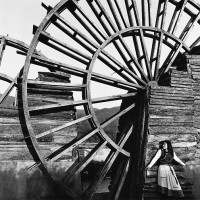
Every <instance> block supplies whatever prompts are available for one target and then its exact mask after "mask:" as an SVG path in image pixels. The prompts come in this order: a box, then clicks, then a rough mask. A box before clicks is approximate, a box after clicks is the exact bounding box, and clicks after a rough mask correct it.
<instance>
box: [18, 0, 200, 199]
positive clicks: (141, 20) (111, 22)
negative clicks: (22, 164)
mask: <svg viewBox="0 0 200 200" xmlns="http://www.w3.org/2000/svg"><path fill="white" fill-rule="evenodd" d="M43 7H44V8H46V9H47V15H46V17H45V18H44V19H43V21H42V22H41V24H40V25H39V26H38V27H36V26H34V37H33V40H32V42H31V44H30V47H29V50H28V53H27V57H26V61H25V66H24V71H23V81H22V105H23V111H24V118H25V122H26V133H27V136H26V137H25V140H26V142H27V143H29V144H30V143H31V144H32V147H33V148H32V151H31V153H32V155H33V158H34V160H35V162H36V163H35V165H34V166H39V167H40V169H41V170H42V172H43V173H44V174H45V176H47V177H48V178H49V179H50V180H52V181H53V182H54V183H56V184H58V185H59V186H60V187H61V188H62V189H63V190H65V191H66V193H67V194H68V195H69V196H70V197H71V198H72V199H87V200H88V199H92V198H93V196H94V194H95V192H96V190H97V189H98V186H99V185H100V183H101V181H102V180H103V179H104V177H105V176H106V174H107V173H108V172H109V170H110V169H111V167H112V166H113V163H115V164H116V165H115V167H114V168H115V169H114V170H113V171H115V175H112V176H113V178H112V182H111V187H110V192H109V193H108V195H107V197H106V198H107V199H118V198H119V196H120V192H121V191H122V190H124V189H123V188H124V187H123V185H124V184H126V180H127V174H130V173H129V172H130V171H133V172H134V173H131V177H130V176H128V180H129V181H131V184H132V185H134V186H135V187H136V188H137V189H136V191H137V192H138V199H140V198H141V196H142V195H141V194H142V184H143V179H142V177H143V176H142V174H143V171H144V169H143V167H144V166H143V165H144V162H143V160H144V150H145V142H146V139H145V138H146V135H147V131H148V101H147V100H148V88H149V86H151V85H152V84H159V82H162V77H163V75H164V74H165V73H166V72H167V71H168V70H169V68H170V67H171V65H172V64H173V62H174V61H175V59H176V58H177V56H178V55H181V54H183V53H185V52H189V51H190V49H191V48H193V47H194V46H196V45H198V43H199V41H200V36H199V35H198V34H196V33H197V32H199V26H198V25H199V23H200V20H199V16H200V6H199V5H198V4H197V3H196V2H195V1H193V0H158V1H157V0H153V1H151V0H141V1H139V0H137V1H136V0H125V1H121V0H103V1H100V0H87V1H83V0H80V1H77V0H62V1H60V2H59V3H58V4H57V5H56V6H55V7H53V8H52V7H50V6H46V5H44V4H43ZM36 48H37V49H39V50H41V51H42V52H43V53H44V54H45V55H46V56H47V57H40V56H38V55H36V54H34V51H35V49H36ZM35 71H37V72H39V73H43V74H45V73H48V71H50V72H51V73H53V74H57V75H55V76H59V81H56V82H50V81H48V80H45V81H44V80H43V81H41V80H40V81H38V79H36V78H37V77H36V76H35V77H34V76H33V73H35ZM66 74H69V75H70V76H71V78H70V82H69V81H68V80H67V79H66V78H65V75H66ZM62 80H63V81H62ZM35 88H37V90H35ZM50 90H51V92H52V91H56V92H58V91H59V92H58V93H59V94H61V93H62V95H64V94H65V93H67V92H68V93H69V92H73V98H70V99H69V98H67V96H66V99H65V98H62V99H59V98H56V97H55V98H47V97H45V95H43V97H41V96H40V99H39V100H40V102H42V103H41V104H40V105H38V104H37V105H36V104H33V103H32V101H31V100H33V98H36V97H37V92H38V94H42V93H43V92H44V91H45V92H47V91H50ZM33 93H34V94H35V93H36V95H35V96H34V97H33ZM42 98H44V99H42ZM37 100H38V99H37ZM108 103H109V105H111V106H121V108H120V110H119V111H118V112H116V113H115V114H113V115H112V116H111V117H109V118H108V119H104V120H103V121H102V120H99V118H98V117H97V114H96V113H97V111H98V109H97V108H98V107H99V108H102V107H105V106H106V105H108ZM74 108H77V109H83V110H84V115H83V116H81V117H79V118H75V119H74V120H66V121H65V120H63V121H62V123H61V124H60V125H59V126H53V125H52V126H49V129H45V130H44V131H41V132H38V131H36V129H35V124H34V119H35V117H38V116H45V115H51V114H52V113H58V114H59V113H61V112H62V113H63V112H65V111H69V110H71V109H74ZM130 113H131V114H130ZM118 119H119V131H118V135H117V138H115V139H113V138H112V137H110V136H109V135H108V133H107V130H106V127H107V126H108V125H109V124H110V123H112V122H113V121H115V120H118ZM83 122H88V123H89V124H90V127H91V128H90V130H89V131H88V133H87V134H83V135H80V136H77V137H74V138H72V139H71V140H70V141H68V142H66V143H65V142H63V143H60V144H59V145H58V148H57V149H55V150H54V151H52V152H51V153H49V154H46V153H44V152H43V151H42V150H41V143H40V141H41V140H42V138H44V137H48V136H49V135H50V134H53V135H56V133H57V132H59V131H65V130H66V129H67V128H68V127H71V126H74V125H79V124H80V123H83ZM33 124H34V125H33ZM66 134H67V133H66ZM94 136H96V145H95V146H94V148H93V149H92V150H91V151H90V152H89V154H88V155H87V156H86V157H85V158H83V159H82V160H77V161H75V162H74V164H72V166H71V167H70V168H69V169H68V170H67V171H66V173H65V174H64V175H63V176H62V177H61V178H60V177H57V176H55V173H54V171H53V170H52V163H53V162H56V161H58V160H60V159H61V158H62V157H63V155H65V154H66V153H67V152H68V151H71V150H72V149H73V148H76V147H78V146H79V145H81V144H83V143H85V142H88V141H89V140H90V139H91V138H92V137H94ZM133 144H134V147H137V148H134V147H133V146H132V145H133ZM105 147H107V148H108V149H109V150H110V153H109V154H108V156H107V158H106V159H105V161H104V162H103V165H102V166H101V168H100V169H99V170H98V171H97V172H96V175H95V177H94V179H93V180H92V181H91V183H90V184H89V185H88V186H87V187H86V188H84V189H83V190H82V192H81V194H78V193H76V192H75V191H74V190H73V188H72V187H70V185H71V184H70V183H71V182H72V180H73V179H74V177H76V176H77V175H78V174H80V173H81V172H82V171H83V170H84V168H85V167H86V166H87V165H88V164H89V163H90V162H91V161H92V160H93V158H94V157H95V155H96V152H98V151H100V150H101V149H103V148H105ZM133 155H134V156H133ZM117 158H120V162H119V159H118V161H117ZM115 161H116V162H115ZM34 166H33V167H34ZM131 166H132V167H131ZM129 183H130V182H129ZM132 187H133V186H132ZM130 193H131V192H130ZM132 193H134V191H132ZM130 196H131V195H130ZM132 196H134V194H132Z"/></svg>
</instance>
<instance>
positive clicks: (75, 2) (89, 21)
mask: <svg viewBox="0 0 200 200" xmlns="http://www.w3.org/2000/svg"><path fill="white" fill-rule="evenodd" d="M72 1H73V3H74V4H75V5H76V7H77V9H78V10H79V11H80V13H81V14H82V15H83V16H84V18H85V19H86V21H87V22H88V23H89V24H90V25H91V26H92V27H93V28H94V30H95V31H96V32H97V33H99V35H100V36H101V37H102V38H103V39H104V40H105V39H106V35H105V34H104V33H103V31H102V30H101V29H100V28H99V27H98V26H97V25H96V24H95V23H94V22H93V21H92V20H91V19H90V18H89V17H88V16H87V14H85V13H84V11H83V10H82V9H81V7H80V6H79V5H78V3H77V1H75V0H72ZM81 22H82V20H81ZM84 25H85V24H84ZM88 32H91V33H92V31H91V30H88ZM92 35H93V36H95V37H96V34H92ZM98 40H99V39H98V38H97V41H98ZM99 41H100V40H99ZM100 43H102V42H100Z"/></svg>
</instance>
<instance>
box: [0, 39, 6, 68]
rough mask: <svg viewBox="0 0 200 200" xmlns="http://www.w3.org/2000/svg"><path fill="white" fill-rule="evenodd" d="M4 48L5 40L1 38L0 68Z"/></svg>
mask: <svg viewBox="0 0 200 200" xmlns="http://www.w3.org/2000/svg"><path fill="white" fill-rule="evenodd" d="M5 46H6V39H5V38H4V37H2V38H1V40H0V66H1V61H2V57H3V52H4V49H5Z"/></svg>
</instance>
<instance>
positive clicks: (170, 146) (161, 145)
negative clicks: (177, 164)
mask: <svg viewBox="0 0 200 200" xmlns="http://www.w3.org/2000/svg"><path fill="white" fill-rule="evenodd" d="M164 142H166V143H167V149H168V151H169V153H170V154H171V155H172V156H174V151H173V147H172V144H171V142H170V141H169V140H163V141H160V142H159V149H163V144H164Z"/></svg>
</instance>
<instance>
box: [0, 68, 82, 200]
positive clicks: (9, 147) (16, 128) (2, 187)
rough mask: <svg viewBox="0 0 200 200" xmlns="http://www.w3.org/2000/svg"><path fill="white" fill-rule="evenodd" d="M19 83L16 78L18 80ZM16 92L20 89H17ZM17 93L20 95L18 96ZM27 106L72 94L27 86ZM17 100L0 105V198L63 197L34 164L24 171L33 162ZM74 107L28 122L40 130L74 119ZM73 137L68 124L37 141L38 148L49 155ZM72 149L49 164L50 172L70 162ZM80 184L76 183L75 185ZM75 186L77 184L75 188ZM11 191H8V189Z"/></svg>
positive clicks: (56, 77)
mask: <svg viewBox="0 0 200 200" xmlns="http://www.w3.org/2000/svg"><path fill="white" fill-rule="evenodd" d="M38 80H40V81H53V82H59V81H60V82H69V81H70V76H69V75H67V74H58V73H53V72H49V73H39V76H38ZM19 83H20V80H19ZM19 92H20V90H19ZM19 96H20V95H19ZM28 96H29V105H32V106H34V105H37V106H38V105H44V104H47V103H49V102H51V100H54V101H55V100H56V101H62V100H63V99H65V100H67V101H68V100H69V101H70V100H71V99H72V98H73V93H72V92H69V91H66V92H62V91H59V90H53V91H52V90H51V89H47V88H41V87H40V88H38V87H33V86H31V87H29V89H28ZM20 101H21V99H20V98H19V99H18V106H19V107H18V106H1V108H0V130H1V132H0V180H3V181H4V183H6V184H3V182H2V181H1V182H0V199H1V200H21V199H30V200H31V199H41V198H42V199H51V198H52V199H55V198H58V197H59V198H60V199H62V198H64V195H63V194H59V191H57V190H55V189H53V188H52V185H51V184H49V183H48V181H47V180H46V178H45V177H44V176H43V175H42V173H41V172H40V170H39V169H38V168H37V167H36V168H34V169H33V170H27V168H28V167H30V166H31V165H32V164H33V163H34V162H33V159H32V156H31V154H30V152H29V150H28V148H27V145H26V143H25V142H24V141H23V140H22V139H23V137H24V135H23V133H22V127H23V126H24V123H25V122H24V121H23V120H22V119H21V118H20V114H19V113H20V112H21V109H20ZM75 117H76V116H75V110H74V109H73V108H70V109H69V110H66V111H60V112H58V113H56V112H55V113H51V114H49V113H47V114H39V115H35V116H34V117H32V120H31V123H32V126H33V127H34V131H35V132H36V133H40V132H43V131H45V130H48V129H50V128H53V127H55V126H58V125H62V124H64V123H66V122H67V121H71V120H73V119H74V118H75ZM76 136H77V126H71V127H68V128H66V129H63V130H61V131H58V132H55V133H53V134H50V135H49V136H47V137H44V138H41V139H40V140H39V143H40V147H41V151H42V152H43V153H45V154H47V155H48V154H50V153H51V152H53V151H54V150H55V149H57V148H58V147H60V146H62V145H63V144H65V143H66V142H68V141H69V140H71V139H72V138H74V137H76ZM73 161H74V157H73V155H72V151H71V152H68V153H65V154H63V156H62V157H61V158H60V160H59V161H58V162H55V163H54V164H53V166H52V167H53V168H54V171H55V172H56V173H57V175H58V176H61V174H62V173H64V172H65V171H66V169H67V168H68V167H69V166H70V165H71V164H72V163H73ZM79 186H80V185H79ZM79 186H77V187H79ZM9 191H11V192H9Z"/></svg>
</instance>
